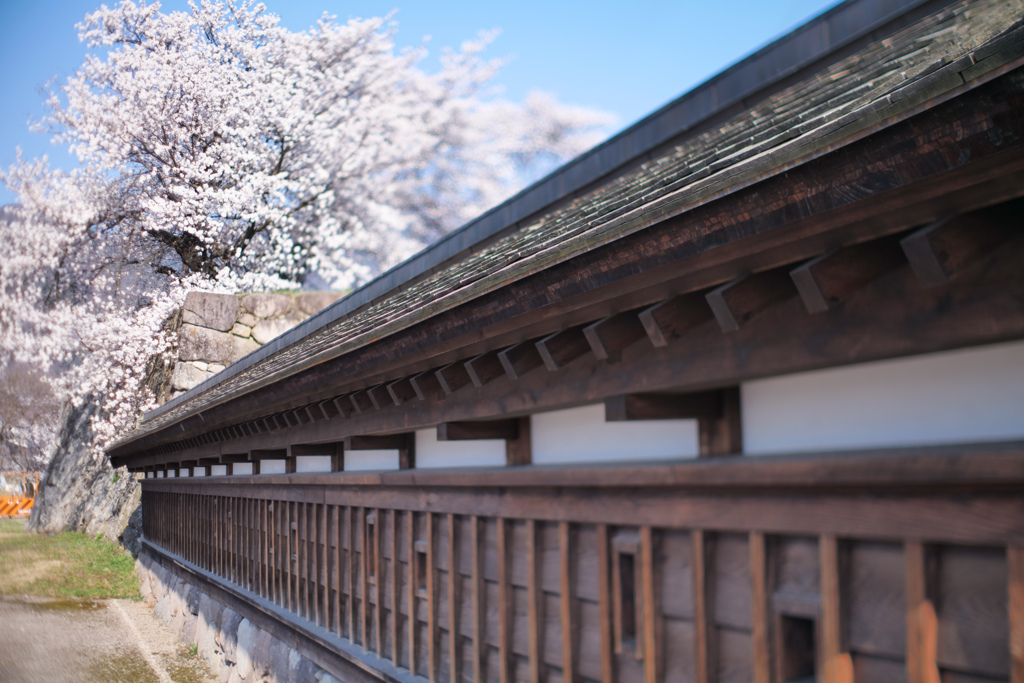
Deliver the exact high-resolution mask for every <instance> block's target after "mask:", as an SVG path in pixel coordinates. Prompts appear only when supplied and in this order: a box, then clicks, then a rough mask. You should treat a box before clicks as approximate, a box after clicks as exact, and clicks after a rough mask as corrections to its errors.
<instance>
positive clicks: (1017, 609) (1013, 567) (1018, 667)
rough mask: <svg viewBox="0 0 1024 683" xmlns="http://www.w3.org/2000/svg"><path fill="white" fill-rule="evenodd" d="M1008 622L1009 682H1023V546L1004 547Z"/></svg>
mask: <svg viewBox="0 0 1024 683" xmlns="http://www.w3.org/2000/svg"><path fill="white" fill-rule="evenodd" d="M1006 565H1007V571H1008V575H1009V576H1008V581H1007V591H1006V597H1007V601H1006V605H1007V610H1008V611H1009V614H1008V617H1009V623H1010V683H1024V548H1018V547H1014V546H1010V547H1008V548H1007V549H1006Z"/></svg>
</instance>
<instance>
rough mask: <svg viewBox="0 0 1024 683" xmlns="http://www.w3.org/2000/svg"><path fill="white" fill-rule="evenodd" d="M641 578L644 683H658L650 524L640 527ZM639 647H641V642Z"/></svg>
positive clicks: (655, 591)
mask: <svg viewBox="0 0 1024 683" xmlns="http://www.w3.org/2000/svg"><path fill="white" fill-rule="evenodd" d="M640 580H641V583H642V595H641V596H640V604H641V605H642V606H643V607H642V609H643V627H642V631H643V633H642V634H641V636H642V638H643V645H642V652H643V657H644V683H658V681H660V680H661V678H660V676H661V672H660V666H659V664H660V662H659V657H660V653H659V648H658V638H659V628H658V623H659V620H658V600H657V589H656V586H655V576H654V532H653V530H652V529H651V527H649V526H645V527H641V528H640ZM637 649H638V650H640V649H641V645H640V643H638V644H637Z"/></svg>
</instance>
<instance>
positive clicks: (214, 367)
mask: <svg viewBox="0 0 1024 683" xmlns="http://www.w3.org/2000/svg"><path fill="white" fill-rule="evenodd" d="M224 367H225V366H223V365H221V364H220V363H210V370H209V372H210V374H211V375H216V374H217V373H218V372H220V371H221V370H223V369H224Z"/></svg>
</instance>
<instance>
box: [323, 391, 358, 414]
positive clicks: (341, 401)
mask: <svg viewBox="0 0 1024 683" xmlns="http://www.w3.org/2000/svg"><path fill="white" fill-rule="evenodd" d="M328 400H329V401H330V402H331V405H332V406H334V409H335V410H337V411H338V416H339V417H349V416H350V415H352V414H354V413H355V408H353V407H352V402H351V401H350V400H349V398H348V396H335V397H333V398H330V399H328Z"/></svg>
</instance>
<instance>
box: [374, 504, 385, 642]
mask: <svg viewBox="0 0 1024 683" xmlns="http://www.w3.org/2000/svg"><path fill="white" fill-rule="evenodd" d="M383 526H384V510H382V509H380V508H378V509H377V521H375V522H374V523H373V552H374V554H376V558H375V559H374V563H375V565H374V566H376V568H377V573H376V578H375V582H374V583H375V585H376V587H377V602H376V604H375V605H374V607H375V609H374V612H375V614H376V619H375V621H376V622H377V656H378V657H381V658H382V659H383V657H384V549H383V548H382V547H381V543H380V541H381V537H382V536H383V534H382V533H381V529H382V528H383Z"/></svg>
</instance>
